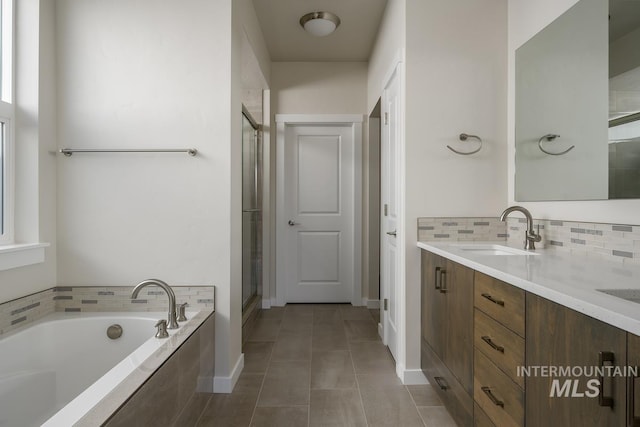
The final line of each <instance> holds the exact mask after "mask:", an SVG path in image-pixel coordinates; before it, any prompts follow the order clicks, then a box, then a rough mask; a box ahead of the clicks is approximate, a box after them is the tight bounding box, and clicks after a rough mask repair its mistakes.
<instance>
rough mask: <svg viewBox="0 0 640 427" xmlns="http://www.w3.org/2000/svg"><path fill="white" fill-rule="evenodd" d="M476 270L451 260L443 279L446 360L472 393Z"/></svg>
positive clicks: (454, 373)
mask: <svg viewBox="0 0 640 427" xmlns="http://www.w3.org/2000/svg"><path fill="white" fill-rule="evenodd" d="M473 273H474V271H473V270H472V269H470V268H467V267H465V266H463V265H460V264H458V263H456V262H453V261H449V260H447V261H446V264H445V268H444V271H443V273H442V280H441V282H442V285H441V287H442V290H443V292H444V294H443V295H445V300H446V311H447V317H446V324H445V325H443V327H444V329H445V330H446V340H445V353H444V363H445V364H446V365H447V366H448V367H449V369H450V370H451V372H452V373H453V375H455V376H456V378H458V381H460V383H461V384H462V386H463V387H464V389H465V390H466V391H467V393H469V394H472V393H473Z"/></svg>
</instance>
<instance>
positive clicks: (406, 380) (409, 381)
mask: <svg viewBox="0 0 640 427" xmlns="http://www.w3.org/2000/svg"><path fill="white" fill-rule="evenodd" d="M399 376H400V380H401V381H402V384H404V385H422V384H429V381H427V377H425V376H424V373H423V372H422V369H403V370H402V371H401V372H400V375H399Z"/></svg>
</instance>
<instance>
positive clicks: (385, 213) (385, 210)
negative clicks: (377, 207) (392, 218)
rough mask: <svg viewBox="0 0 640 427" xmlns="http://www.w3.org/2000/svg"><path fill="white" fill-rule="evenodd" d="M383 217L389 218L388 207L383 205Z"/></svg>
mask: <svg viewBox="0 0 640 427" xmlns="http://www.w3.org/2000/svg"><path fill="white" fill-rule="evenodd" d="M384 216H389V205H388V204H386V203H385V204H384Z"/></svg>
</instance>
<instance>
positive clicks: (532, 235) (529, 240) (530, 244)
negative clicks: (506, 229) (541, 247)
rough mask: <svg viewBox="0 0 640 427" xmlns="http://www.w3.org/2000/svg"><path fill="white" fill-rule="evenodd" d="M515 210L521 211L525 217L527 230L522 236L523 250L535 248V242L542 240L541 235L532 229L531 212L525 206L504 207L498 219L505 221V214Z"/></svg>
mask: <svg viewBox="0 0 640 427" xmlns="http://www.w3.org/2000/svg"><path fill="white" fill-rule="evenodd" d="M515 211H517V212H521V213H523V214H524V216H525V217H526V218H527V231H526V232H525V236H524V237H525V240H524V248H525V250H531V251H532V250H534V249H535V248H536V246H535V242H539V241H540V240H542V237H541V236H540V234H538V233H536V232H535V231H533V218H532V217H531V212H529V211H528V210H527V209H526V208H523V207H522V206H511V207H508V208H507V209H505V210H504V212H502V215H500V221H506V220H507V215H509V214H510V213H511V212H515Z"/></svg>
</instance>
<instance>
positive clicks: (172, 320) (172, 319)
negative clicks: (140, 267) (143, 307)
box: [131, 279, 178, 329]
mask: <svg viewBox="0 0 640 427" xmlns="http://www.w3.org/2000/svg"><path fill="white" fill-rule="evenodd" d="M149 285H155V286H159V287H161V288H162V289H163V290H164V291H165V292H166V293H167V296H168V297H169V316H168V323H169V325H168V326H167V329H178V321H177V320H176V294H174V293H173V289H171V286H169V285H168V284H166V283H165V282H163V281H162V280H158V279H147V280H144V281H142V282H140V283H138V284H137V285H136V287H135V288H133V292H131V299H136V298H138V294H139V293H140V290H141V289H142V288H144V287H145V286H149Z"/></svg>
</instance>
